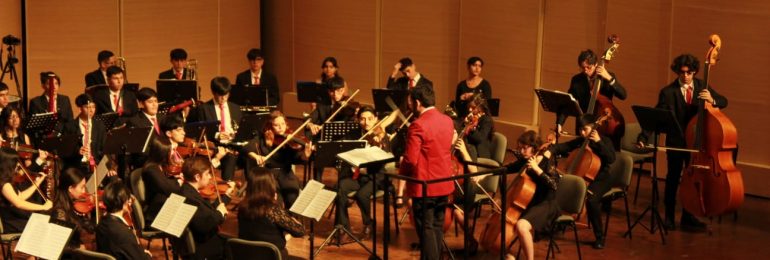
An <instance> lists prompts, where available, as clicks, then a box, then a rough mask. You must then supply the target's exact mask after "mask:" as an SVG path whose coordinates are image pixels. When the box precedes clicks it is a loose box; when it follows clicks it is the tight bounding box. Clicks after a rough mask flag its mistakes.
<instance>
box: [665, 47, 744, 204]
mask: <svg viewBox="0 0 770 260" xmlns="http://www.w3.org/2000/svg"><path fill="white" fill-rule="evenodd" d="M709 43H710V44H711V48H710V49H709V50H708V53H707V54H706V61H705V66H704V68H705V70H704V73H703V81H704V83H705V86H704V89H709V84H708V82H709V71H710V70H711V66H713V65H714V64H716V62H717V55H718V54H719V50H720V48H721V47H722V40H721V39H720V38H719V35H716V34H713V35H711V36H710V37H709ZM698 102H699V103H698V115H697V116H696V117H695V118H693V119H692V120H691V121H690V122H689V124H688V125H687V132H686V134H685V138H686V140H687V143H688V144H692V148H693V149H695V150H698V152H697V153H693V154H692V155H691V159H690V164H689V165H688V167H687V168H686V169H685V171H684V173H683V174H682V182H681V184H680V186H679V196H680V199H681V201H682V206H683V207H684V208H685V209H686V210H687V211H689V212H690V213H692V214H693V215H695V216H699V217H706V216H717V215H721V214H724V213H728V212H731V211H734V210H736V209H737V208H738V207H739V206H740V205H741V204H742V203H743V196H744V194H743V191H744V190H743V177H742V176H741V172H740V170H738V168H736V167H735V164H734V163H733V152H734V150H735V148H736V147H737V143H738V132H737V130H736V128H735V125H733V123H732V121H730V119H729V118H728V117H727V116H726V115H725V114H723V113H722V112H721V111H720V110H719V109H718V108H716V107H714V106H713V105H712V104H709V103H708V102H704V100H703V99H698Z"/></svg>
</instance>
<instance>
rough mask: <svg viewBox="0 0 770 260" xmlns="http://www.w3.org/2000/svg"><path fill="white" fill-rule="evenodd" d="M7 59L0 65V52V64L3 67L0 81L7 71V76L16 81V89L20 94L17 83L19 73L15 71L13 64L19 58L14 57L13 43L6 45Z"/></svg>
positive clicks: (0, 54) (0, 61)
mask: <svg viewBox="0 0 770 260" xmlns="http://www.w3.org/2000/svg"><path fill="white" fill-rule="evenodd" d="M7 50H8V59H6V61H5V66H2V63H3V62H2V53H0V66H2V67H3V74H2V75H0V82H2V81H3V79H5V74H6V73H8V74H9V75H8V77H9V78H10V79H12V80H13V81H14V82H15V83H16V91H17V93H19V94H21V89H20V87H21V85H20V84H19V74H18V73H17V72H16V66H15V64H16V63H18V62H19V59H18V58H16V48H14V45H8V49H7ZM1 51H2V49H0V52H1Z"/></svg>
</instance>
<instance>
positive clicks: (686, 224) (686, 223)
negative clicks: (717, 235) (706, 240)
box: [680, 217, 706, 232]
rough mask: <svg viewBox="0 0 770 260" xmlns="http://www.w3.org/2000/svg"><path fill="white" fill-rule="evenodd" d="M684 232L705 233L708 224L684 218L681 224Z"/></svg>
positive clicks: (693, 218) (695, 219)
mask: <svg viewBox="0 0 770 260" xmlns="http://www.w3.org/2000/svg"><path fill="white" fill-rule="evenodd" d="M680 225H681V226H682V230H685V231H690V232H703V231H706V223H703V222H701V221H700V220H698V219H697V218H695V217H689V218H682V222H681V223H680Z"/></svg>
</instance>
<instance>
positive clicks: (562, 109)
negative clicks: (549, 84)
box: [535, 88, 583, 118]
mask: <svg viewBox="0 0 770 260" xmlns="http://www.w3.org/2000/svg"><path fill="white" fill-rule="evenodd" d="M535 94H536V95H537V98H538V100H540V105H541V106H542V107H543V110H544V111H545V112H551V113H557V114H562V115H566V116H573V117H575V118H578V117H580V116H582V115H583V110H582V109H580V104H578V102H577V100H576V99H575V98H574V97H572V94H570V93H566V92H561V91H558V90H548V89H544V88H536V89H535Z"/></svg>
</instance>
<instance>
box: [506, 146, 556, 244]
mask: <svg viewBox="0 0 770 260" xmlns="http://www.w3.org/2000/svg"><path fill="white" fill-rule="evenodd" d="M526 165H527V160H524V159H522V160H518V161H516V162H514V163H512V164H509V165H508V166H507V168H508V172H521V170H522V169H523V167H525V166H526ZM540 169H542V170H543V173H542V174H540V175H537V174H536V173H534V172H532V171H530V170H528V171H527V174H528V175H529V177H530V178H532V180H533V181H534V182H535V184H536V189H535V195H534V196H533V197H532V200H531V201H530V202H529V204H528V205H527V209H526V210H524V212H523V213H522V214H521V217H520V219H526V220H527V221H529V223H530V224H532V230H534V231H535V234H536V235H538V234H543V233H546V232H548V228H549V227H550V225H551V223H552V222H553V220H554V219H556V217H558V216H559V212H560V209H559V204H558V203H557V201H556V189H557V187H558V186H559V175H558V174H557V173H556V171H555V170H554V169H553V167H552V166H551V161H550V160H548V159H543V160H542V161H541V162H540Z"/></svg>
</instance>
